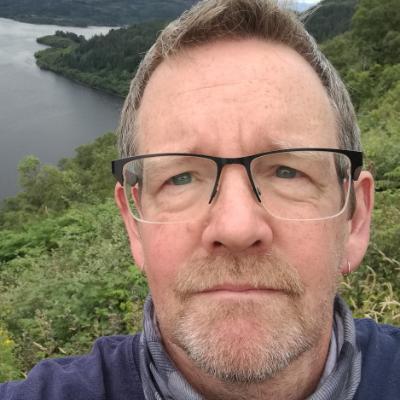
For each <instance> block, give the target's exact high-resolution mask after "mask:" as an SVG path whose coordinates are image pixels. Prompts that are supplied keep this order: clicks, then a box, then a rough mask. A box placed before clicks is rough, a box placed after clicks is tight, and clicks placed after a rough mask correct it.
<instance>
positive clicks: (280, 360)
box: [0, 0, 400, 400]
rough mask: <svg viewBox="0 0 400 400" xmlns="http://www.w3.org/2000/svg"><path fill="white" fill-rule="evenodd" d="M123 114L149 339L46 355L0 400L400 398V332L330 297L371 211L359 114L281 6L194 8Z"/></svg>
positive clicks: (135, 86) (140, 77)
mask: <svg viewBox="0 0 400 400" xmlns="http://www.w3.org/2000/svg"><path fill="white" fill-rule="evenodd" d="M121 121H122V122H121V129H120V148H121V156H122V157H123V158H122V159H121V160H118V161H115V162H114V163H113V172H114V174H115V176H116V177H117V179H118V183H117V185H116V189H115V198H116V202H117V204H118V207H119V208H120V211H121V214H122V217H123V219H124V222H125V225H126V228H127V232H128V235H129V239H130V244H131V250H132V254H133V256H134V258H135V260H136V263H137V265H138V267H139V268H140V269H142V270H143V272H144V273H145V274H146V276H147V279H148V284H149V288H150V293H151V296H150V297H149V298H148V300H147V302H146V305H145V310H144V331H143V333H141V334H138V335H136V336H131V337H122V336H120V337H111V338H103V339H100V340H99V341H97V342H96V344H95V347H94V349H93V351H92V353H91V354H90V355H88V356H84V357H71V358H66V359H61V360H53V361H50V360H49V361H45V362H42V363H40V364H39V365H38V366H37V367H35V368H34V369H33V370H32V372H31V373H30V374H29V375H28V378H27V379H26V380H25V381H24V382H18V383H9V384H5V385H2V386H1V385H0V398H1V399H7V400H9V399H13V400H14V399H30V400H36V399H42V400H43V399H44V400H47V399H52V400H54V399H74V400H77V399H82V400H83V399H85V400H88V399H115V400H117V399H118V400H123V399H147V400H148V399H203V398H204V399H267V398H271V399H306V398H307V399H308V398H310V399H363V400H365V399H391V400H392V399H395V398H399V396H400V379H399V376H398V372H397V371H398V368H399V367H400V351H399V344H400V330H398V329H396V328H393V327H388V326H379V325H377V324H375V323H374V322H372V321H369V320H361V321H353V319H352V317H351V313H350V311H349V309H348V308H347V306H346V305H345V303H344V302H343V300H341V299H340V297H338V296H337V295H336V293H337V289H338V284H339V280H340V276H341V275H343V274H349V273H351V272H352V271H353V270H355V269H356V268H357V267H358V266H359V264H360V263H361V261H362V258H363V256H364V254H365V251H366V248H367V245H368V240H369V225H370V218H371V210H372V206H373V179H372V177H371V175H370V174H369V173H368V172H366V171H361V165H362V161H361V153H360V152H359V151H360V142H359V130H358V127H357V123H356V119H355V116H354V111H353V107H352V105H351V102H350V100H349V97H348V94H347V92H346V89H345V88H344V86H343V84H342V82H341V80H340V79H339V77H338V75H337V73H336V72H335V70H334V69H333V68H332V66H331V65H330V64H329V63H328V61H327V60H326V59H325V58H324V57H323V55H322V54H321V53H320V52H319V50H318V49H317V47H316V45H315V43H314V41H313V39H312V38H311V37H310V36H309V35H308V34H307V32H306V31H305V30H304V28H303V26H302V25H301V24H300V23H299V22H298V21H297V20H296V18H295V17H294V16H293V15H292V14H291V13H290V12H288V11H284V10H282V9H280V8H279V7H277V6H276V5H274V3H272V2H271V1H269V0H209V1H204V2H201V3H199V4H198V5H197V6H195V7H194V8H193V9H192V10H190V11H189V12H187V13H185V14H184V15H183V16H182V17H181V18H180V19H179V20H177V21H175V22H173V23H172V24H170V25H169V26H168V27H167V28H166V29H165V30H164V31H163V32H162V33H161V35H160V37H159V38H158V39H157V41H156V43H155V45H154V46H153V47H152V49H151V50H150V51H149V53H148V54H147V55H146V57H145V59H144V61H143V63H142V64H141V66H140V68H139V70H138V72H137V75H136V77H135V78H134V80H133V82H132V85H131V90H130V93H129V95H128V97H127V100H126V102H125V107H124V110H123V115H122V120H121Z"/></svg>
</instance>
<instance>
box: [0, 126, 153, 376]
mask: <svg viewBox="0 0 400 400" xmlns="http://www.w3.org/2000/svg"><path fill="white" fill-rule="evenodd" d="M115 153H116V151H115V135H114V134H112V133H109V134H106V135H104V136H102V137H100V138H98V139H97V140H96V141H94V142H93V143H91V144H87V145H83V146H80V147H78V149H77V150H76V156H75V157H74V158H71V159H64V160H61V161H60V163H59V166H58V167H55V166H49V165H42V164H41V162H40V160H38V159H37V158H36V157H34V156H28V157H27V158H25V159H24V160H22V161H21V163H20V168H19V173H20V180H21V185H22V188H23V191H22V193H20V194H19V195H18V196H16V197H15V198H13V199H10V200H8V201H6V202H5V204H4V206H3V209H2V212H1V213H0V221H1V223H2V230H1V231H0V304H1V305H2V306H1V308H0V325H1V329H0V356H1V358H0V367H1V368H0V371H1V372H2V373H0V381H1V380H6V379H14V378H18V377H21V376H22V374H23V373H25V372H27V371H28V370H29V369H30V368H32V366H33V365H34V364H35V363H36V362H37V361H39V360H40V359H41V358H44V357H48V356H61V355H65V354H78V353H83V352H86V351H88V349H89V348H90V346H91V344H92V343H93V341H94V339H95V338H96V337H99V336H102V335H110V334H116V333H121V334H123V333H129V332H136V331H137V330H139V329H140V327H141V318H142V317H141V313H142V304H143V301H144V298H145V295H146V293H147V286H146V281H145V279H144V277H143V276H142V275H141V274H140V273H139V272H138V270H137V269H136V268H135V267H134V266H133V264H132V257H131V255H130V253H129V245H128V241H127V238H126V236H125V233H124V232H125V231H124V227H123V225H122V222H121V218H120V216H119V213H118V210H117V208H116V206H115V204H114V200H113V186H114V183H115V181H114V179H113V178H112V176H111V173H110V160H111V159H113V158H115V157H116V154H115ZM1 363H3V364H1ZM3 371H4V372H3Z"/></svg>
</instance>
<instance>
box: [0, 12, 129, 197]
mask: <svg viewBox="0 0 400 400" xmlns="http://www.w3.org/2000/svg"><path fill="white" fill-rule="evenodd" d="M56 30H64V31H65V30H68V31H70V32H74V33H76V34H78V35H84V36H85V37H86V38H88V37H91V36H93V35H95V34H105V33H107V32H108V31H109V30H110V27H88V28H77V27H58V26H55V25H33V24H26V23H21V22H17V21H12V20H9V19H4V18H0V200H1V199H4V198H5V197H8V196H13V195H15V194H16V193H17V191H18V174H17V165H18V162H19V161H20V160H21V159H22V158H23V157H25V156H26V155H29V154H34V155H36V156H38V157H39V158H40V160H41V161H42V162H43V163H52V164H56V163H57V162H58V161H59V160H60V159H61V158H63V157H69V156H72V155H73V154H74V149H75V148H76V147H78V146H79V145H81V144H84V143H88V142H90V141H92V140H94V139H95V138H96V137H98V136H101V135H102V134H103V133H105V132H108V131H113V130H115V128H116V126H117V125H118V118H119V113H120V110H121V107H122V99H120V98H118V97H115V96H111V95H108V94H105V93H102V92H100V91H97V90H93V89H90V88H87V87H85V86H81V85H79V84H77V83H75V82H72V81H70V80H68V79H66V78H64V77H62V76H59V75H56V74H54V73H52V72H49V71H42V70H40V69H39V68H38V67H37V66H36V63H35V58H34V53H35V52H36V51H38V50H40V49H43V48H45V46H42V45H40V44H38V43H36V38H38V37H40V36H44V35H49V34H53V33H54V32H55V31H56Z"/></svg>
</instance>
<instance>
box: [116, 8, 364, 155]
mask: <svg viewBox="0 0 400 400" xmlns="http://www.w3.org/2000/svg"><path fill="white" fill-rule="evenodd" d="M225 38H260V39H263V40H267V41H273V42H277V43H281V44H284V45H286V46H288V47H290V48H292V49H293V50H295V51H296V52H297V53H299V54H300V55H301V56H302V57H303V58H304V59H305V60H306V61H307V62H308V63H309V64H310V65H311V67H312V68H313V69H314V71H315V72H316V73H317V75H318V76H319V78H320V80H321V82H322V84H323V86H324V87H325V88H326V91H327V94H328V97H329V99H330V102H331V105H332V107H333V110H334V112H335V115H336V119H337V126H338V142H339V146H340V147H341V148H343V149H350V150H360V149H361V144H360V132H359V128H358V125H357V120H356V116H355V112H354V108H353V105H352V103H351V100H350V96H349V94H348V92H347V90H346V88H345V86H344V84H343V82H342V80H341V79H340V77H339V75H338V73H337V72H336V70H335V69H334V67H333V66H332V64H331V63H330V62H329V61H328V60H327V59H326V57H325V56H324V55H323V54H322V53H321V51H320V50H319V48H318V46H317V44H316V42H315V40H314V39H313V38H312V37H311V36H310V34H309V33H308V32H307V31H306V29H305V28H304V25H303V23H302V22H301V21H300V20H299V18H298V17H297V16H296V15H295V14H294V13H293V12H292V11H290V10H288V9H287V8H284V7H282V6H279V5H278V4H277V2H276V1H275V0H203V1H201V2H199V3H197V4H196V5H195V6H193V7H192V8H191V9H190V10H188V11H186V12H185V13H183V14H182V16H181V17H180V18H178V19H176V20H175V21H173V22H171V23H170V24H169V25H168V26H167V27H166V28H165V29H164V30H163V31H162V32H161V33H160V35H159V36H158V38H157V40H156V42H155V43H154V45H153V46H152V47H151V48H150V50H149V51H148V52H147V54H146V56H145V57H144V59H143V60H142V62H141V64H140V65H139V68H138V70H137V73H136V75H135V77H134V79H133V80H132V82H131V86H130V90H129V94H128V96H127V98H126V100H125V104H124V107H123V110H122V115H121V121H120V126H119V150H120V154H121V157H128V156H131V155H134V154H135V151H136V148H137V143H136V142H137V121H136V120H137V113H138V110H139V107H140V103H141V99H142V96H143V93H144V90H145V88H146V85H147V83H148V81H149V79H150V77H151V75H152V73H153V72H154V70H155V69H156V68H157V66H158V65H160V64H161V63H162V61H163V60H165V59H166V58H168V57H171V56H173V55H175V54H177V53H179V51H180V50H182V49H185V48H190V47H194V46H198V45H201V44H204V43H209V42H212V41H215V40H218V39H225Z"/></svg>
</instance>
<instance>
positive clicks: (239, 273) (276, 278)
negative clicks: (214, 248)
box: [174, 255, 305, 300]
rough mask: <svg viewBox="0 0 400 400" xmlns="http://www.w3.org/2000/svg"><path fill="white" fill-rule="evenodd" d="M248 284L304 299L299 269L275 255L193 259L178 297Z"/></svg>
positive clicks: (177, 289)
mask: <svg viewBox="0 0 400 400" xmlns="http://www.w3.org/2000/svg"><path fill="white" fill-rule="evenodd" d="M226 284H229V285H233V286H235V285H237V286H240V285H248V286H250V287H252V288H254V289H270V290H279V291H282V292H284V293H286V294H288V295H290V296H292V297H296V296H301V295H302V294H303V293H304V291H305V288H304V285H303V283H302V281H301V279H300V276H299V273H298V271H297V269H296V268H295V267H293V266H292V265H290V264H289V263H286V262H284V261H283V260H281V259H280V258H278V257H276V256H273V255H258V256H254V255H252V256H250V255H248V256H235V255H224V256H221V255H218V256H214V257H211V256H208V257H205V258H202V259H193V260H191V261H190V262H189V263H187V264H186V265H185V266H184V268H182V270H181V271H180V273H179V275H178V277H177V279H176V282H175V285H174V291H175V294H176V295H177V296H178V297H179V298H181V299H182V300H185V299H187V298H188V297H190V296H191V295H193V294H194V293H198V292H203V291H207V290H211V289H212V288H214V287H216V286H220V285H226Z"/></svg>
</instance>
